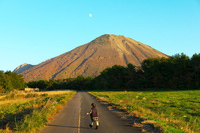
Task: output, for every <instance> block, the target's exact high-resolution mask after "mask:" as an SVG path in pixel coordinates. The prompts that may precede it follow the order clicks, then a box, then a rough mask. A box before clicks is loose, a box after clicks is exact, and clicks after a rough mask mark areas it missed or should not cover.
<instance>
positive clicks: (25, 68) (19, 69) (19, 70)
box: [13, 63, 34, 73]
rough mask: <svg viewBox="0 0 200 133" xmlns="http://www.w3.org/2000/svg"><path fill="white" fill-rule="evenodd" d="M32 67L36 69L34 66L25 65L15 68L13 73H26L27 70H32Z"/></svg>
mask: <svg viewBox="0 0 200 133" xmlns="http://www.w3.org/2000/svg"><path fill="white" fill-rule="evenodd" d="M32 67H34V65H31V64H27V63H24V64H22V65H20V66H18V67H17V68H15V69H14V70H13V72H16V73H22V72H23V71H26V70H28V69H30V68H32Z"/></svg>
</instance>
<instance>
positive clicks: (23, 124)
mask: <svg viewBox="0 0 200 133" xmlns="http://www.w3.org/2000/svg"><path fill="white" fill-rule="evenodd" d="M75 93H76V92H74V91H68V92H66V93H61V94H51V95H48V94H45V95H43V94H41V95H39V94H38V95H37V94H30V93H28V94H25V95H22V94H16V95H13V94H9V95H7V96H6V97H4V98H2V99H0V103H1V102H5V104H0V133H1V132H2V133H7V132H19V133H20V132H29V133H31V132H35V131H36V130H39V129H40V128H42V127H43V126H44V125H46V124H47V123H48V121H49V120H51V119H53V116H54V115H55V114H56V113H58V112H59V110H61V109H62V106H63V105H64V104H65V103H66V102H67V101H68V100H70V99H71V98H72V97H73V96H74V94H75ZM19 98H20V99H19ZM13 99H14V101H13ZM16 99H18V100H19V102H16Z"/></svg>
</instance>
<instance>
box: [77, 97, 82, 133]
mask: <svg viewBox="0 0 200 133" xmlns="http://www.w3.org/2000/svg"><path fill="white" fill-rule="evenodd" d="M81 103H82V96H81V98H80V107H79V114H78V133H80V131H81V128H80V127H81Z"/></svg>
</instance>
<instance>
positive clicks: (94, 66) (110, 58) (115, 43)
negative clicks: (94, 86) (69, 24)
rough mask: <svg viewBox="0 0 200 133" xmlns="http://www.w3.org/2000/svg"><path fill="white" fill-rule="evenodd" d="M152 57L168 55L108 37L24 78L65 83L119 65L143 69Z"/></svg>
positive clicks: (32, 70)
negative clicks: (147, 60)
mask: <svg viewBox="0 0 200 133" xmlns="http://www.w3.org/2000/svg"><path fill="white" fill-rule="evenodd" d="M150 57H168V55H166V54H164V53H162V52H159V51H158V50H156V49H154V48H152V47H150V46H148V45H145V44H143V43H141V42H138V41H135V40H133V39H131V38H128V37H125V36H121V35H120V36H118V35H109V34H105V35H102V36H100V37H98V38H96V39H94V40H93V41H91V42H89V43H87V44H84V45H81V46H79V47H77V48H75V49H73V50H71V51H69V52H66V53H64V54H61V55H59V56H57V57H54V58H51V59H49V60H46V61H44V62H42V63H40V64H38V65H36V66H34V67H32V68H30V69H28V70H26V71H23V72H22V73H21V74H23V75H24V78H25V81H33V80H48V79H63V78H70V77H77V76H79V75H82V76H93V77H95V76H97V75H99V74H100V72H101V71H102V70H104V69H105V68H107V67H111V66H113V65H116V64H117V65H122V66H126V65H127V64H128V63H131V64H133V65H135V66H140V65H141V63H142V61H143V60H144V59H147V58H150Z"/></svg>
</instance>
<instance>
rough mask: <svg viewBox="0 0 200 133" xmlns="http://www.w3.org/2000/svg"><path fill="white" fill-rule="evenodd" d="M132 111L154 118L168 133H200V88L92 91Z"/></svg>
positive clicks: (150, 118) (131, 112)
mask: <svg viewBox="0 0 200 133" xmlns="http://www.w3.org/2000/svg"><path fill="white" fill-rule="evenodd" d="M89 93H91V94H92V95H94V96H96V97H98V98H100V99H104V100H107V101H108V102H110V103H113V104H116V105H119V108H121V109H125V110H126V111H127V112H128V113H130V114H132V115H135V116H139V117H142V118H145V119H146V118H148V119H149V120H154V121H155V123H154V126H157V127H160V129H162V131H163V132H166V133H184V132H186V133H199V131H200V91H199V90H196V91H166V92H113V91H112V92H109V91H108V92H89Z"/></svg>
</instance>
